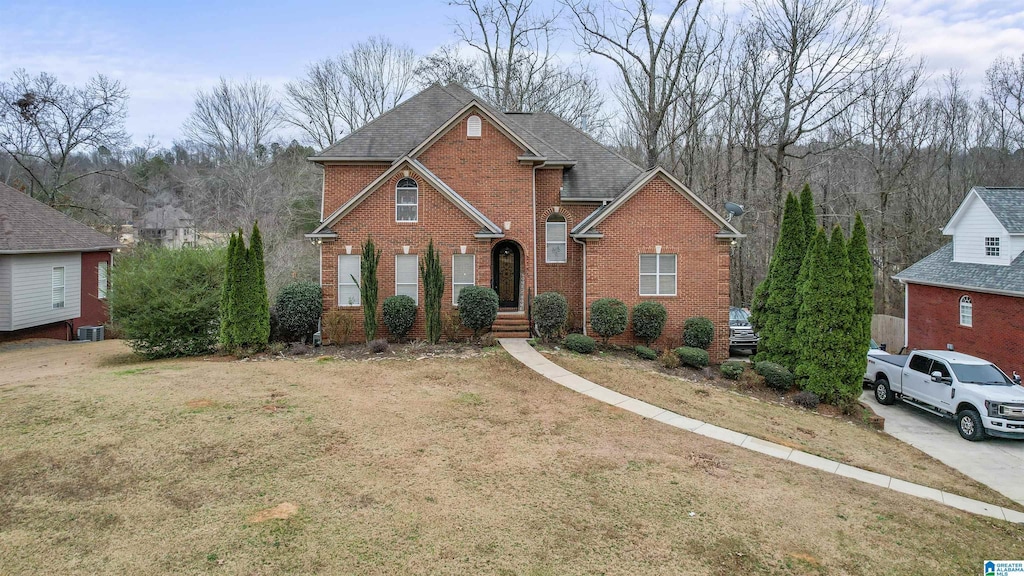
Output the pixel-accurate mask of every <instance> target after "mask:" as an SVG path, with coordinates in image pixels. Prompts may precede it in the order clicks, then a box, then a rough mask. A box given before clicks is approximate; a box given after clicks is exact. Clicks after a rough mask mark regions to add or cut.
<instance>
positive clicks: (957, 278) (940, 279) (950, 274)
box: [893, 242, 1024, 296]
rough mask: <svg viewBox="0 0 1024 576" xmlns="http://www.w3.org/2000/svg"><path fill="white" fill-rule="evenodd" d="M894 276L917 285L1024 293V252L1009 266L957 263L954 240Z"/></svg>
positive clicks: (1013, 293) (1021, 294)
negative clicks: (955, 260)
mask: <svg viewBox="0 0 1024 576" xmlns="http://www.w3.org/2000/svg"><path fill="white" fill-rule="evenodd" d="M893 278H895V279H897V280H903V281H905V282H910V283H913V284H929V285H932V286H948V287H950V288H964V289H969V290H979V291H981V292H996V293H1002V294H1012V295H1017V296H1024V253H1021V254H1020V255H1019V256H1017V258H1016V259H1014V261H1013V262H1012V263H1011V264H1010V265H1009V266H999V265H996V264H974V263H968V262H953V243H952V242H951V243H949V244H946V245H945V246H943V247H942V248H939V249H938V250H936V251H935V252H933V253H931V254H930V255H928V256H925V257H924V258H923V259H921V260H919V261H918V262H917V263H915V264H914V265H913V266H911V267H909V268H907V269H906V270H904V271H902V272H900V273H899V274H897V275H895V276H893Z"/></svg>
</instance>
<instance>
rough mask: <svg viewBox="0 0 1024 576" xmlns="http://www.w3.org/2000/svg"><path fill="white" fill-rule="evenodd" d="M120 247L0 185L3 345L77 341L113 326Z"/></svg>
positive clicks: (0, 328) (0, 324) (0, 336)
mask: <svg viewBox="0 0 1024 576" xmlns="http://www.w3.org/2000/svg"><path fill="white" fill-rule="evenodd" d="M118 246H119V244H118V243H117V241H116V240H114V239H113V238H110V237H108V236H105V235H103V234H100V233H99V232H97V231H95V230H93V229H92V228H90V227H88V226H86V225H85V224H82V223H81V222H79V221H77V220H75V219H73V218H71V217H69V216H67V215H65V214H63V213H61V212H59V211H57V210H54V209H53V208H51V207H49V206H47V205H45V204H43V203H42V202H39V201H37V200H35V199H33V198H31V197H29V196H28V195H27V194H25V193H23V192H19V191H18V190H15V189H14V188H11V187H10V186H6V185H4V184H0V341H4V340H15V339H22V338H57V339H60V340H72V339H74V338H77V329H78V328H79V327H81V326H99V325H103V324H104V323H106V321H107V318H108V317H107V305H106V298H107V287H108V278H109V272H110V264H111V253H112V252H113V251H114V250H115V249H117V247H118Z"/></svg>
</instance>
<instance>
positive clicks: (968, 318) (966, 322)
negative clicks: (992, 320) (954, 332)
mask: <svg viewBox="0 0 1024 576" xmlns="http://www.w3.org/2000/svg"><path fill="white" fill-rule="evenodd" d="M960 325H961V326H973V325H974V303H973V302H971V297H970V296H967V295H964V296H961V297H960Z"/></svg>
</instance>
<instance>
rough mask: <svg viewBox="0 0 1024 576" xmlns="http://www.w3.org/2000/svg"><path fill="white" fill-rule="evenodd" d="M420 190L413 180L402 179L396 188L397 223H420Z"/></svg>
mask: <svg viewBox="0 0 1024 576" xmlns="http://www.w3.org/2000/svg"><path fill="white" fill-rule="evenodd" d="M419 200H420V188H419V185H418V184H416V181H415V180H413V179H412V178H402V179H401V180H399V181H398V185H397V186H395V221H396V222H418V221H419V216H420V215H419V206H420V203H419Z"/></svg>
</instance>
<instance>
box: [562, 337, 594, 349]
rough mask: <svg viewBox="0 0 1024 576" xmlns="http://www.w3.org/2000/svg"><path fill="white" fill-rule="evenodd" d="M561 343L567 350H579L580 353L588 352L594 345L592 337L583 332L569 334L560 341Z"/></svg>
mask: <svg viewBox="0 0 1024 576" xmlns="http://www.w3.org/2000/svg"><path fill="white" fill-rule="evenodd" d="M562 344H563V345H564V346H565V347H566V348H568V349H569V350H572V351H573V352H579V353H580V354H590V353H591V352H593V351H594V348H595V347H596V345H595V344H594V339H593V338H591V337H590V336H584V335H583V334H569V335H568V336H566V337H565V340H563V341H562Z"/></svg>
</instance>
